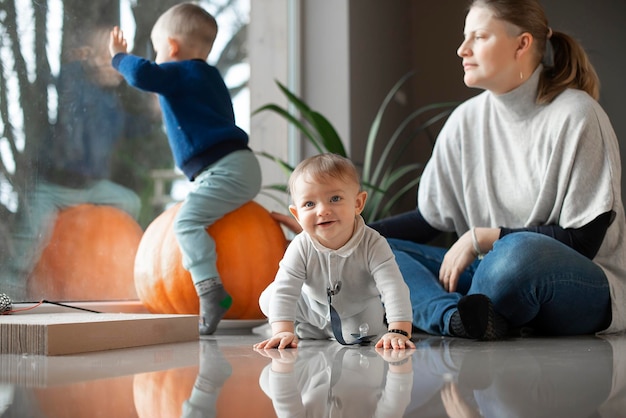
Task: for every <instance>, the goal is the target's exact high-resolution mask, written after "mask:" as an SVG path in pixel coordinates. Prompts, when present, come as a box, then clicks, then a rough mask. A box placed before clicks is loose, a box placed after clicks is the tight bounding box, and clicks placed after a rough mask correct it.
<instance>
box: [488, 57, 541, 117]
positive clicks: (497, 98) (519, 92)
mask: <svg viewBox="0 0 626 418" xmlns="http://www.w3.org/2000/svg"><path fill="white" fill-rule="evenodd" d="M542 71H543V66H542V65H541V64H540V65H539V66H538V67H537V68H536V69H535V72H533V74H532V75H531V76H530V78H529V79H528V80H526V81H525V82H524V83H523V84H521V85H520V86H519V87H517V88H515V89H513V90H511V91H510V92H508V93H504V94H493V93H492V94H491V95H490V96H491V97H492V98H493V103H494V105H495V106H496V107H497V108H498V110H499V111H500V112H501V114H502V115H503V116H505V117H507V118H510V119H512V120H515V121H519V120H524V119H527V118H528V117H529V116H531V115H532V114H533V113H535V112H536V111H537V102H536V100H537V87H538V86H539V77H540V76H541V72H542Z"/></svg>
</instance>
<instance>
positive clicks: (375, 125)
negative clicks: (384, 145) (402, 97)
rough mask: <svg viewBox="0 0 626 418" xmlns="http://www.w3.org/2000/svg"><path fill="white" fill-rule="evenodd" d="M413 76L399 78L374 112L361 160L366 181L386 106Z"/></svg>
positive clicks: (408, 74)
mask: <svg viewBox="0 0 626 418" xmlns="http://www.w3.org/2000/svg"><path fill="white" fill-rule="evenodd" d="M413 74H414V73H413V72H412V71H411V72H409V73H407V74H405V75H404V76H403V77H402V78H400V80H398V82H397V83H396V84H394V86H393V87H392V88H391V90H389V92H388V93H387V95H386V96H385V98H384V99H383V102H382V103H381V105H380V107H379V109H378V112H376V116H375V117H374V120H373V121H372V125H371V127H370V130H369V134H368V136H367V143H366V146H365V156H364V159H363V177H364V178H367V179H369V178H370V170H371V168H370V167H371V165H372V159H373V158H374V146H375V145H376V138H377V136H378V131H379V129H380V125H381V123H382V120H383V116H384V114H385V110H386V109H387V106H389V103H390V102H391V100H392V99H393V97H394V96H395V95H396V93H397V92H398V90H400V87H402V85H403V84H404V83H405V82H406V80H408V79H409V78H410V77H411V76H413Z"/></svg>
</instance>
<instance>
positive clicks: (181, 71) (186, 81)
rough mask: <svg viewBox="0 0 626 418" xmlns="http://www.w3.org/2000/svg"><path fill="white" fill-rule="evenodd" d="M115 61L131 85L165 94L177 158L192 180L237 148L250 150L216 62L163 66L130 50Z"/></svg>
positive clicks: (165, 116) (165, 117) (163, 108)
mask: <svg viewBox="0 0 626 418" xmlns="http://www.w3.org/2000/svg"><path fill="white" fill-rule="evenodd" d="M112 63H113V67H115V68H116V69H117V70H118V71H119V72H120V73H121V74H122V75H123V76H124V78H125V79H126V81H127V82H128V83H129V84H130V85H131V86H133V87H136V88H138V89H141V90H144V91H149V92H154V93H157V94H158V95H159V102H160V104H161V111H162V112H163V120H164V122H165V128H166V131H167V137H168V140H169V144H170V148H171V150H172V154H173V156H174V162H175V163H176V166H177V167H179V168H180V169H181V170H182V171H183V173H185V175H186V176H187V177H188V178H189V179H190V180H192V181H193V179H194V177H195V176H196V175H197V174H198V173H199V172H200V171H202V170H203V169H204V168H205V167H207V166H208V165H210V164H212V163H214V162H216V161H217V160H219V159H220V158H222V157H224V156H226V155H228V154H230V153H231V152H233V151H237V150H241V149H249V148H248V134H247V133H246V132H245V131H243V130H242V129H240V128H239V127H238V126H237V125H236V124H235V115H234V112H233V105H232V101H231V98H230V94H229V92H228V88H227V87H226V85H225V84H224V80H223V79H222V77H221V75H220V74H219V72H218V71H217V69H216V68H215V67H213V66H211V65H209V64H207V63H206V62H205V61H203V60H200V59H197V60H188V61H179V62H167V63H163V64H160V65H158V64H155V63H154V62H152V61H149V60H146V59H144V58H141V57H137V56H135V55H131V54H124V53H120V54H117V55H115V56H114V57H113V61H112Z"/></svg>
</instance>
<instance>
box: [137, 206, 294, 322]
mask: <svg viewBox="0 0 626 418" xmlns="http://www.w3.org/2000/svg"><path fill="white" fill-rule="evenodd" d="M179 208H180V203H179V204H178V205H175V206H173V207H171V208H169V209H167V210H166V211H165V212H163V213H162V214H161V215H159V216H158V217H157V218H156V219H155V220H154V221H152V223H151V224H150V225H149V226H148V228H147V229H146V232H145V233H144V235H143V238H142V239H141V243H140V244H139V249H138V251H137V257H136V259H135V286H136V288H137V294H138V296H139V299H140V300H141V301H142V302H143V304H144V306H145V307H146V308H147V309H148V310H149V311H150V312H153V313H170V314H173V313H180V314H195V315H197V314H198V311H199V302H198V296H197V294H196V291H195V288H194V286H193V283H192V281H191V275H190V274H189V272H188V271H187V270H185V269H184V268H183V266H182V255H181V253H180V248H179V246H178V241H177V240H176V236H175V235H174V230H173V222H174V218H175V216H176V213H178V210H179ZM207 231H208V233H209V234H211V236H212V237H213V239H214V240H215V245H216V251H217V269H218V271H219V273H220V277H221V280H222V282H223V284H224V288H225V289H226V291H227V292H228V293H230V295H231V296H232V297H233V305H232V306H231V308H230V309H229V310H228V311H227V312H226V315H225V316H224V318H225V319H260V318H263V317H264V316H263V314H262V313H261V310H260V309H259V302H258V301H259V296H260V294H261V292H262V291H263V289H265V287H267V285H268V284H269V283H271V282H272V280H274V276H275V274H276V271H277V270H278V262H279V261H280V259H281V258H282V256H283V254H284V251H285V247H286V238H285V235H284V233H283V231H282V229H281V227H280V225H279V224H278V223H277V222H276V221H275V220H274V219H273V218H272V217H271V215H270V214H269V212H268V211H267V210H266V209H265V208H263V206H261V205H259V204H258V203H256V202H253V201H250V202H248V203H246V204H245V205H243V206H242V207H240V208H238V209H236V210H235V211H233V212H231V213H229V214H227V215H225V216H224V217H223V218H221V219H220V220H218V221H217V222H215V223H214V224H213V225H211V226H210V227H209V228H208V229H207Z"/></svg>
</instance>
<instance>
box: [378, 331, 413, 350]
mask: <svg viewBox="0 0 626 418" xmlns="http://www.w3.org/2000/svg"><path fill="white" fill-rule="evenodd" d="M376 348H384V349H385V350H388V349H394V350H404V349H405V348H415V344H414V343H413V341H411V340H409V339H408V337H405V336H404V335H402V334H396V333H393V332H388V333H386V334H385V335H383V336H382V337H380V340H378V342H377V343H376Z"/></svg>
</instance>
